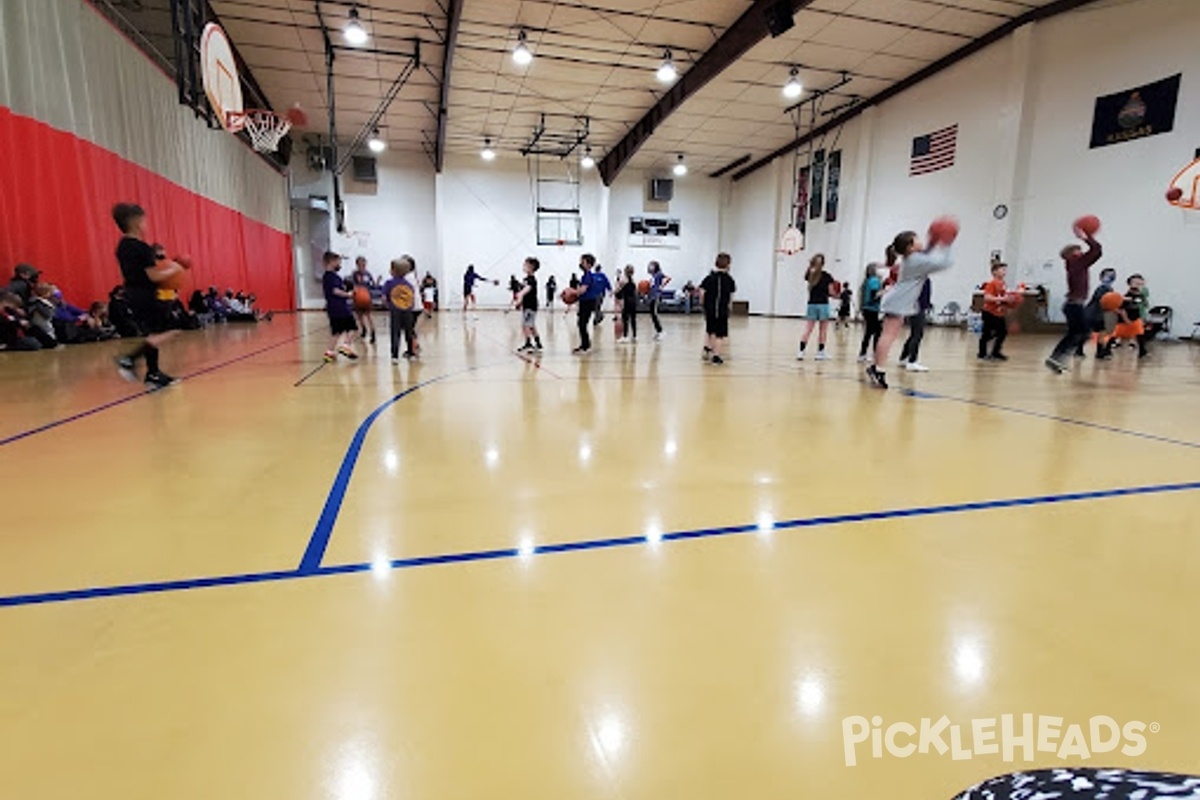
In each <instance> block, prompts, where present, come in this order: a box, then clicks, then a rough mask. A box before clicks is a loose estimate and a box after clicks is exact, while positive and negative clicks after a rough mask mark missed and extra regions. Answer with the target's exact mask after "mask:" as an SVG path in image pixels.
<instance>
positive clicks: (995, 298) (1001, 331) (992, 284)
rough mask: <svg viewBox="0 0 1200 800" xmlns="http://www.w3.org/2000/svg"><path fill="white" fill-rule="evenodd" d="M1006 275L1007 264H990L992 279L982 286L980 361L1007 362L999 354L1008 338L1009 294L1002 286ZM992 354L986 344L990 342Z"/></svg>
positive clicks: (1004, 356)
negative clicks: (1006, 316)
mask: <svg viewBox="0 0 1200 800" xmlns="http://www.w3.org/2000/svg"><path fill="white" fill-rule="evenodd" d="M1007 275H1008V265H1007V264H1000V263H996V264H992V279H991V280H990V281H988V282H987V283H985V284H984V285H983V333H982V334H980V336H979V358H980V360H982V361H1008V356H1006V355H1004V353H1002V352H1000V350H1001V348H1002V347H1004V340H1005V339H1007V338H1008V320H1007V319H1006V318H1005V315H1006V314H1007V313H1008V307H1009V294H1008V287H1007V286H1005V285H1004V278H1005V276H1007ZM993 340H994V344H992V352H991V354H990V355H989V354H988V342H992V341H993Z"/></svg>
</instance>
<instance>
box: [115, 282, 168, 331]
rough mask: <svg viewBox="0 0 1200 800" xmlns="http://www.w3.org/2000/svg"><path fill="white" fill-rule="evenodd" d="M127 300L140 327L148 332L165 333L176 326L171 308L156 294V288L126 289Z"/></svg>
mask: <svg viewBox="0 0 1200 800" xmlns="http://www.w3.org/2000/svg"><path fill="white" fill-rule="evenodd" d="M125 300H126V301H127V302H128V303H129V308H130V310H131V311H133V317H134V319H135V320H137V324H138V327H139V328H141V329H142V330H143V331H145V332H146V333H163V332H165V331H169V330H171V329H172V328H174V327H176V326H175V325H174V324H173V323H172V320H171V309H170V306H169V305H168V304H167V303H164V302H163V301H161V300H159V299H158V297H156V296H155V292H154V290H150V291H148V292H147V291H143V290H140V289H128V288H127V289H126V290H125Z"/></svg>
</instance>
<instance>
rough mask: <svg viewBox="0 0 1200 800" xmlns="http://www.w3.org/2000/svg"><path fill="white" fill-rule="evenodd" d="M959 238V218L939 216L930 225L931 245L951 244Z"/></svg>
mask: <svg viewBox="0 0 1200 800" xmlns="http://www.w3.org/2000/svg"><path fill="white" fill-rule="evenodd" d="M957 238H958V220H956V219H955V218H954V217H938V218H937V219H935V220H934V221H933V222H932V223H930V225H929V246H930V247H933V246H934V245H939V244H941V245H951V244H954V240H955V239H957Z"/></svg>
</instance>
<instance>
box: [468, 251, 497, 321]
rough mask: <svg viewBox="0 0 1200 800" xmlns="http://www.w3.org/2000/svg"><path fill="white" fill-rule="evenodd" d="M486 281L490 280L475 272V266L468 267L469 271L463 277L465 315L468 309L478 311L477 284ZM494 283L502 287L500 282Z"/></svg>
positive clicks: (476, 316)
mask: <svg viewBox="0 0 1200 800" xmlns="http://www.w3.org/2000/svg"><path fill="white" fill-rule="evenodd" d="M486 280H488V279H487V278H485V277H483V276H482V275H480V274H479V273H478V272H476V271H475V265H474V264H468V265H467V271H466V273H465V274H464V275H463V313H464V314H465V313H467V310H468V309H470V310H471V311H475V310H476V309H477V306H476V303H475V283H476V282H477V281H486ZM492 283H493V284H494V285H496V286H499V285H500V281H492ZM475 318H476V319H478V318H479V315H478V314H475Z"/></svg>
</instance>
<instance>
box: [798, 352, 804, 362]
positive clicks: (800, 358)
mask: <svg viewBox="0 0 1200 800" xmlns="http://www.w3.org/2000/svg"><path fill="white" fill-rule="evenodd" d="M796 360H797V361H803V360H804V351H803V350H801V351H800V352H798V353H796Z"/></svg>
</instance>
